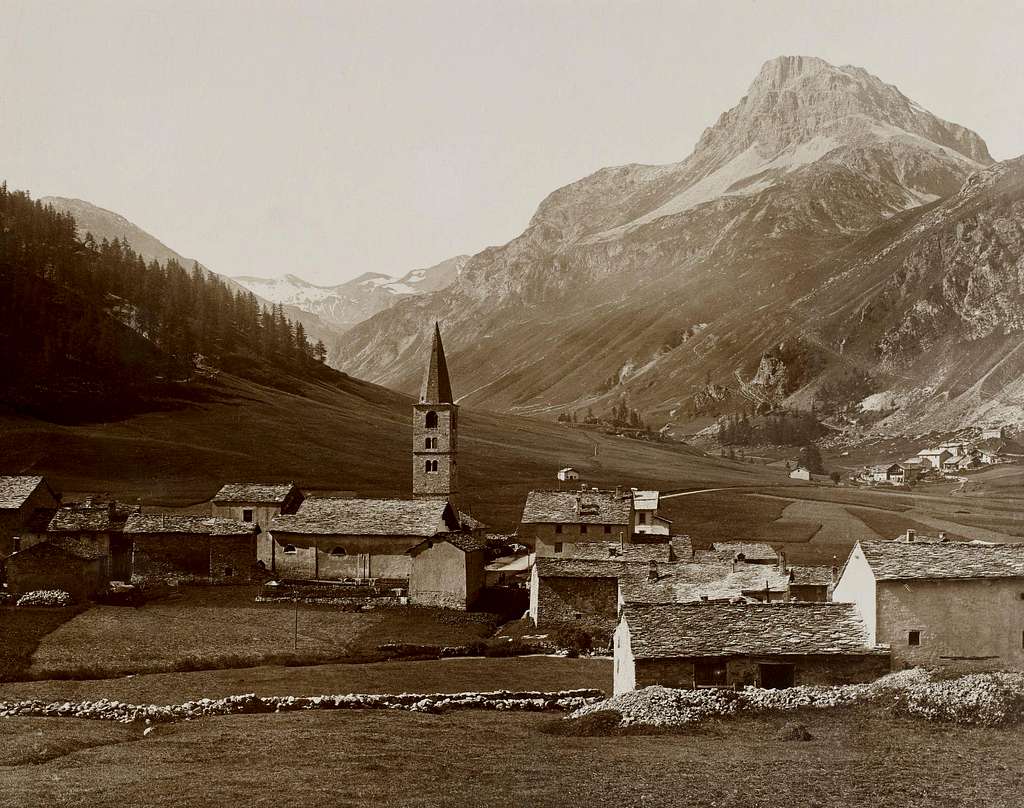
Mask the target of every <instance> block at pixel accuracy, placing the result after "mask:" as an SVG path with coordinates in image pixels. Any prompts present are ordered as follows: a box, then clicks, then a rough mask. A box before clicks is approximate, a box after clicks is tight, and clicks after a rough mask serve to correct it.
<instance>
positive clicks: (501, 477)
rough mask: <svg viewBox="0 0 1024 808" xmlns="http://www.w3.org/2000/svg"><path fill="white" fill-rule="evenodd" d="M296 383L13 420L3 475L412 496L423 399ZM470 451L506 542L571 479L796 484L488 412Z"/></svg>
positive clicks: (3, 446)
mask: <svg viewBox="0 0 1024 808" xmlns="http://www.w3.org/2000/svg"><path fill="white" fill-rule="evenodd" d="M287 381H288V382H289V385H290V387H291V391H290V392H286V391H284V390H281V389H277V388H272V387H267V386H263V385H259V384H256V383H254V382H251V381H246V380H242V379H239V378H237V377H233V376H230V375H228V374H224V373H222V374H220V375H219V376H218V377H217V378H216V379H213V380H207V381H204V382H199V383H196V384H195V385H193V389H192V390H190V392H189V396H190V398H192V399H193V400H192V401H185V400H179V401H178V402H177V403H176V404H175V402H171V401H169V402H168V406H167V407H165V408H164V409H162V410H158V411H151V412H147V413H144V414H137V415H133V416H132V417H129V418H127V419H124V420H119V421H111V422H106V423H88V424H77V425H68V424H54V423H50V422H46V421H42V420H39V419H34V418H28V417H26V416H23V415H18V414H15V413H12V412H5V413H0V456H2V457H3V472H4V473H39V474H45V475H47V476H48V477H50V478H51V479H52V480H53V481H54V483H55V484H56V486H57V487H58V488H60V489H63V490H65V491H69V492H78V493H89V492H96V493H100V492H106V493H109V494H111V495H114V496H117V497H121V498H124V499H127V500H128V501H132V500H134V499H136V498H141V499H142V500H143V501H144V502H145V503H150V504H164V505H186V504H190V503H196V502H201V501H204V500H206V499H208V498H209V497H210V496H212V494H213V493H214V492H215V491H216V490H217V488H218V487H219V486H220V485H221V484H222V483H223V482H226V481H228V480H294V481H295V482H296V483H298V484H300V485H302V486H304V487H308V488H316V489H326V490H345V491H355V492H358V493H360V494H366V495H371V496H385V495H389V496H398V495H409V493H410V491H411V485H412V482H411V478H412V472H411V462H412V461H411V456H410V449H411V445H412V427H411V404H412V399H410V398H407V397H405V396H402V395H399V394H396V393H392V392H391V391H388V390H385V389H384V388H381V387H377V386H375V385H372V384H368V383H365V382H360V381H357V380H354V379H345V380H343V381H342V382H340V383H339V384H338V385H337V386H331V385H328V384H321V383H310V382H308V381H303V380H300V379H288V380H287ZM197 398H198V399H200V400H199V401H198V403H197V402H196V401H195V399H197ZM595 447H597V449H598V455H597V456H596V457H595V456H594V450H595ZM460 451H461V453H462V459H461V461H460V469H461V473H462V487H463V491H464V503H465V505H466V506H468V507H469V508H470V510H471V511H472V512H473V513H475V514H478V515H479V516H480V517H481V518H483V519H485V520H486V521H488V523H489V524H491V525H492V526H494V527H504V528H511V527H512V526H514V524H515V522H516V521H517V519H518V516H519V514H520V512H521V508H522V504H523V502H524V500H525V495H526V492H527V491H528V490H529V489H531V488H536V487H555V485H556V481H555V471H556V470H557V469H558V468H559V467H561V466H563V465H569V464H571V465H573V466H575V467H577V468H579V469H580V470H581V472H582V473H583V475H584V478H585V479H587V480H588V481H590V482H593V483H600V484H604V485H615V484H624V485H636V486H647V485H651V486H659V487H662V488H666V489H667V488H672V487H686V486H704V485H709V486H710V485H716V484H719V485H722V484H724V485H728V484H737V485H744V484H758V483H762V484H763V483H765V482H769V483H771V482H777V481H782V479H783V475H781V474H780V473H778V472H774V473H773V472H770V471H767V470H764V469H763V468H761V467H758V466H752V465H743V464H740V463H736V462H731V461H727V460H720V459H718V458H713V457H707V456H704V455H701V454H700V453H698V452H695V451H694V450H690V449H688V448H687V447H681V446H675V445H660V444H654V443H646V442H641V441H633V440H629V439H624V438H614V437H609V436H604V435H596V434H593V433H590V432H585V431H583V430H571V429H567V428H563V427H559V426H557V425H555V424H551V423H544V422H538V421H533V420H529V419H522V418H516V417H513V416H502V415H494V414H490V413H486V412H478V411H474V410H464V411H463V413H462V418H461V419H460Z"/></svg>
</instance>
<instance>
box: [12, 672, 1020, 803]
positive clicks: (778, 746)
mask: <svg viewBox="0 0 1024 808" xmlns="http://www.w3.org/2000/svg"><path fill="white" fill-rule="evenodd" d="M551 684H552V686H554V685H555V684H556V682H554V681H552V682H551ZM558 684H564V685H568V684H570V683H569V682H565V681H562V682H559V683H558ZM794 718H796V719H798V720H799V721H801V722H802V723H803V724H805V725H806V727H807V729H808V730H809V732H810V734H811V736H812V738H811V740H809V741H789V740H782V739H780V738H779V737H778V736H779V733H780V729H781V728H782V726H783V725H784V724H785V723H786V722H787V721H791V720H793V719H794ZM558 720H559V719H557V718H554V717H552V716H551V714H544V713H539V714H538V713H501V712H475V711H467V712H457V713H448V714H443V715H423V714H415V713H407V712H391V711H379V710H374V711H344V712H306V713H283V714H268V715H258V716H225V717H219V718H205V719H200V720H196V721H190V722H182V723H177V724H170V725H160V726H158V727H156V729H155V731H154V732H153V733H151V734H150V735H149V736H144V735H143V734H142V729H143V728H142V727H141V726H136V725H111V724H109V723H106V722H98V721H85V720H78V719H61V718H13V719H12V718H7V719H0V721H2V726H3V730H4V731H3V733H2V734H0V761H2V762H0V771H2V776H3V779H4V789H3V790H2V792H0V805H5V806H6V805H10V806H25V805H33V806H51V805H89V806H91V807H92V808H105V807H106V806H111V807H112V808H121V807H122V806H124V805H133V806H166V807H167V808H170V807H171V806H176V807H179V808H186V806H187V808H204V807H205V806H211V807H213V806H221V805H225V804H243V805H252V806H274V808H277V807H278V806H302V808H317V806H325V807H327V806H330V807H331V808H333V807H334V806H338V805H381V806H396V807H397V806H424V808H426V806H430V807H431V808H433V807H434V806H446V807H447V808H462V806H466V807H467V808H469V807H470V806H472V807H473V808H476V806H481V805H488V806H492V805H493V806H526V805H529V806H538V808H548V807H550V808H562V806H565V805H569V804H585V805H589V806H594V808H602V807H603V806H609V808H621V807H622V806H642V805H656V806H670V807H672V808H676V807H678V808H687V807H689V806H692V807H693V808H696V807H697V806H700V807H701V808H705V806H712V805H714V806H722V807H723V808H724V807H726V806H733V807H735V808H741V807H742V808H750V807H751V806H766V807H767V806H777V805H786V806H792V807H793V808H803V807H804V806H807V807H808V808H810V807H811V806H814V807H815V808H817V807H819V806H820V807H821V808H825V806H828V808H847V807H848V808H854V807H859V806H867V805H872V806H893V808H896V807H897V806H899V807H900V808H904V807H905V808H934V807H935V806H950V808H952V807H953V806H977V805H985V806H988V808H1010V807H1011V806H1014V808H1015V806H1017V805H1019V804H1020V793H1021V789H1022V788H1024V770H1022V769H1021V766H1020V759H1021V756H1022V754H1024V734H1022V733H1021V732H1020V731H1019V729H991V728H985V729H980V728H963V727H953V726H949V725H941V724H931V723H926V722H922V721H914V720H907V719H897V718H893V717H892V716H890V715H887V714H886V713H884V712H882V711H880V710H873V709H871V708H865V707H857V708H842V709H835V710H821V711H810V710H804V711H800V712H798V713H785V714H780V713H775V714H761V715H745V716H741V717H736V718H731V719H728V720H723V721H716V722H710V723H708V724H705V725H702V726H700V727H696V728H688V729H686V730H684V731H680V732H678V733H675V734H655V735H625V736H621V735H617V736H612V737H571V736H570V737H565V736H563V735H560V734H554V733H552V732H550V731H549V728H550V727H551V725H552V722H555V721H558Z"/></svg>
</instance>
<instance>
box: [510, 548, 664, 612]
mask: <svg viewBox="0 0 1024 808" xmlns="http://www.w3.org/2000/svg"><path fill="white" fill-rule="evenodd" d="M649 568H650V563H649V562H646V561H624V560H621V559H618V560H616V559H607V558H603V559H595V558H544V557H539V558H537V560H536V562H535V563H534V565H533V571H532V573H531V577H530V619H531V620H532V621H533V624H534V625H535V626H538V627H543V626H550V625H554V624H559V623H581V624H584V625H587V626H592V627H595V628H607V629H611V628H612V627H614V625H615V620H616V617H617V615H618V612H619V578H621V577H623V576H627V575H629V576H642V575H646V574H647V572H648V570H649Z"/></svg>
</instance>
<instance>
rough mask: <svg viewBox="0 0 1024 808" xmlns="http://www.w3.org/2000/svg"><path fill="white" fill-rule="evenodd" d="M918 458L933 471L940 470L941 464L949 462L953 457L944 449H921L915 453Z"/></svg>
mask: <svg viewBox="0 0 1024 808" xmlns="http://www.w3.org/2000/svg"><path fill="white" fill-rule="evenodd" d="M917 456H918V458H919V459H920V460H921V461H922V463H927V464H928V465H929V466H931V467H932V468H933V469H941V468H942V464H943V463H945V462H946V461H947V460H949V458H950V457H952V456H953V455H952V454H951V453H950V452H949V451H948V450H946V449H942V448H937V449H922V450H921V451H920V452H918V453H917Z"/></svg>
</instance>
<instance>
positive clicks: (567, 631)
mask: <svg viewBox="0 0 1024 808" xmlns="http://www.w3.org/2000/svg"><path fill="white" fill-rule="evenodd" d="M549 640H550V642H552V643H554V644H555V645H556V646H558V647H559V648H561V649H563V650H565V651H568V652H569V656H579V655H580V654H585V653H587V652H588V651H590V650H591V649H592V648H593V647H594V640H593V638H592V637H591V636H590V634H589V633H587V632H586V631H584V630H583V629H581V628H579V627H578V626H562V627H560V628H558V629H557V630H556V631H555V632H554V633H553V634H551V635H550V637H549Z"/></svg>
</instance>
